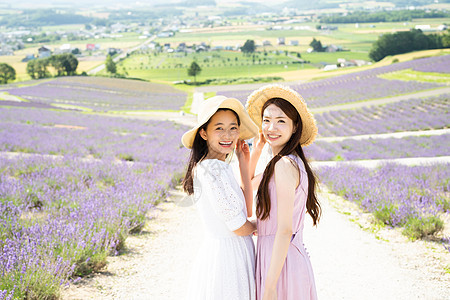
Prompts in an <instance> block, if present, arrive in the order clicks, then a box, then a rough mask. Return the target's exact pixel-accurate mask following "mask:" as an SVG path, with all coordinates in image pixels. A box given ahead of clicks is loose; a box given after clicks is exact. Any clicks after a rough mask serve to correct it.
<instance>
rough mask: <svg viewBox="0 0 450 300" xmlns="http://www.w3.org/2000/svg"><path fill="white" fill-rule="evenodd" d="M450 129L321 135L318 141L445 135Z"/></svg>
mask: <svg viewBox="0 0 450 300" xmlns="http://www.w3.org/2000/svg"><path fill="white" fill-rule="evenodd" d="M449 133H450V129H449V128H446V129H433V130H416V131H400V132H390V133H378V134H361V135H353V136H330V137H320V138H317V139H316V141H321V142H340V141H343V140H347V139H351V140H368V139H388V138H403V137H408V136H424V135H425V136H430V135H443V134H449Z"/></svg>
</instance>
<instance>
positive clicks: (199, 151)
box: [181, 108, 241, 195]
mask: <svg viewBox="0 0 450 300" xmlns="http://www.w3.org/2000/svg"><path fill="white" fill-rule="evenodd" d="M222 110H224V111H227V110H229V111H231V112H233V113H234V115H235V116H236V119H237V122H238V125H239V126H241V120H240V119H239V115H238V114H237V113H236V112H235V111H234V110H232V109H229V108H219V109H218V110H217V111H222ZM213 116H214V115H213ZM211 119H212V117H211V118H209V120H208V122H206V123H205V124H203V125H202V126H200V128H199V129H198V130H197V132H196V133H195V138H194V142H193V144H192V149H191V154H190V156H189V164H188V168H187V171H186V175H185V176H184V179H183V182H182V183H181V184H182V185H183V190H184V191H185V192H186V193H187V194H188V195H192V194H193V193H194V172H193V171H194V168H195V166H196V165H197V164H198V163H199V162H200V161H201V160H202V159H203V158H205V156H206V155H208V144H207V143H206V141H205V140H204V139H203V138H202V137H201V136H200V131H201V130H202V129H204V130H206V128H207V127H208V125H209V123H210V122H211Z"/></svg>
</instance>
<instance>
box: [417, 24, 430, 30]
mask: <svg viewBox="0 0 450 300" xmlns="http://www.w3.org/2000/svg"><path fill="white" fill-rule="evenodd" d="M414 29H420V30H422V31H430V30H431V26H430V25H416V26H415V27H414Z"/></svg>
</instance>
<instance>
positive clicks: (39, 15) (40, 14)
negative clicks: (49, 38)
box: [0, 9, 94, 27]
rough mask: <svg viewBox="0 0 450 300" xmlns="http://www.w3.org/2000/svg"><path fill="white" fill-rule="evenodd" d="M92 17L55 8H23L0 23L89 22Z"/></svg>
mask: <svg viewBox="0 0 450 300" xmlns="http://www.w3.org/2000/svg"><path fill="white" fill-rule="evenodd" d="M92 20H94V19H93V18H90V17H85V16H82V15H79V14H74V13H67V12H62V11H61V10H56V9H24V10H22V12H21V13H20V14H17V15H14V18H2V19H0V25H2V26H6V27H20V26H23V27H40V26H52V25H64V24H83V23H89V22H91V21H92Z"/></svg>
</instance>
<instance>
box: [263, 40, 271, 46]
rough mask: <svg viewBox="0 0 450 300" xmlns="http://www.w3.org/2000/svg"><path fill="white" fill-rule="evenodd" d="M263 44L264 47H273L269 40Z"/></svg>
mask: <svg viewBox="0 0 450 300" xmlns="http://www.w3.org/2000/svg"><path fill="white" fill-rule="evenodd" d="M262 44H263V46H272V44H271V43H270V41H268V40H264V41H263V42H262Z"/></svg>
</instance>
